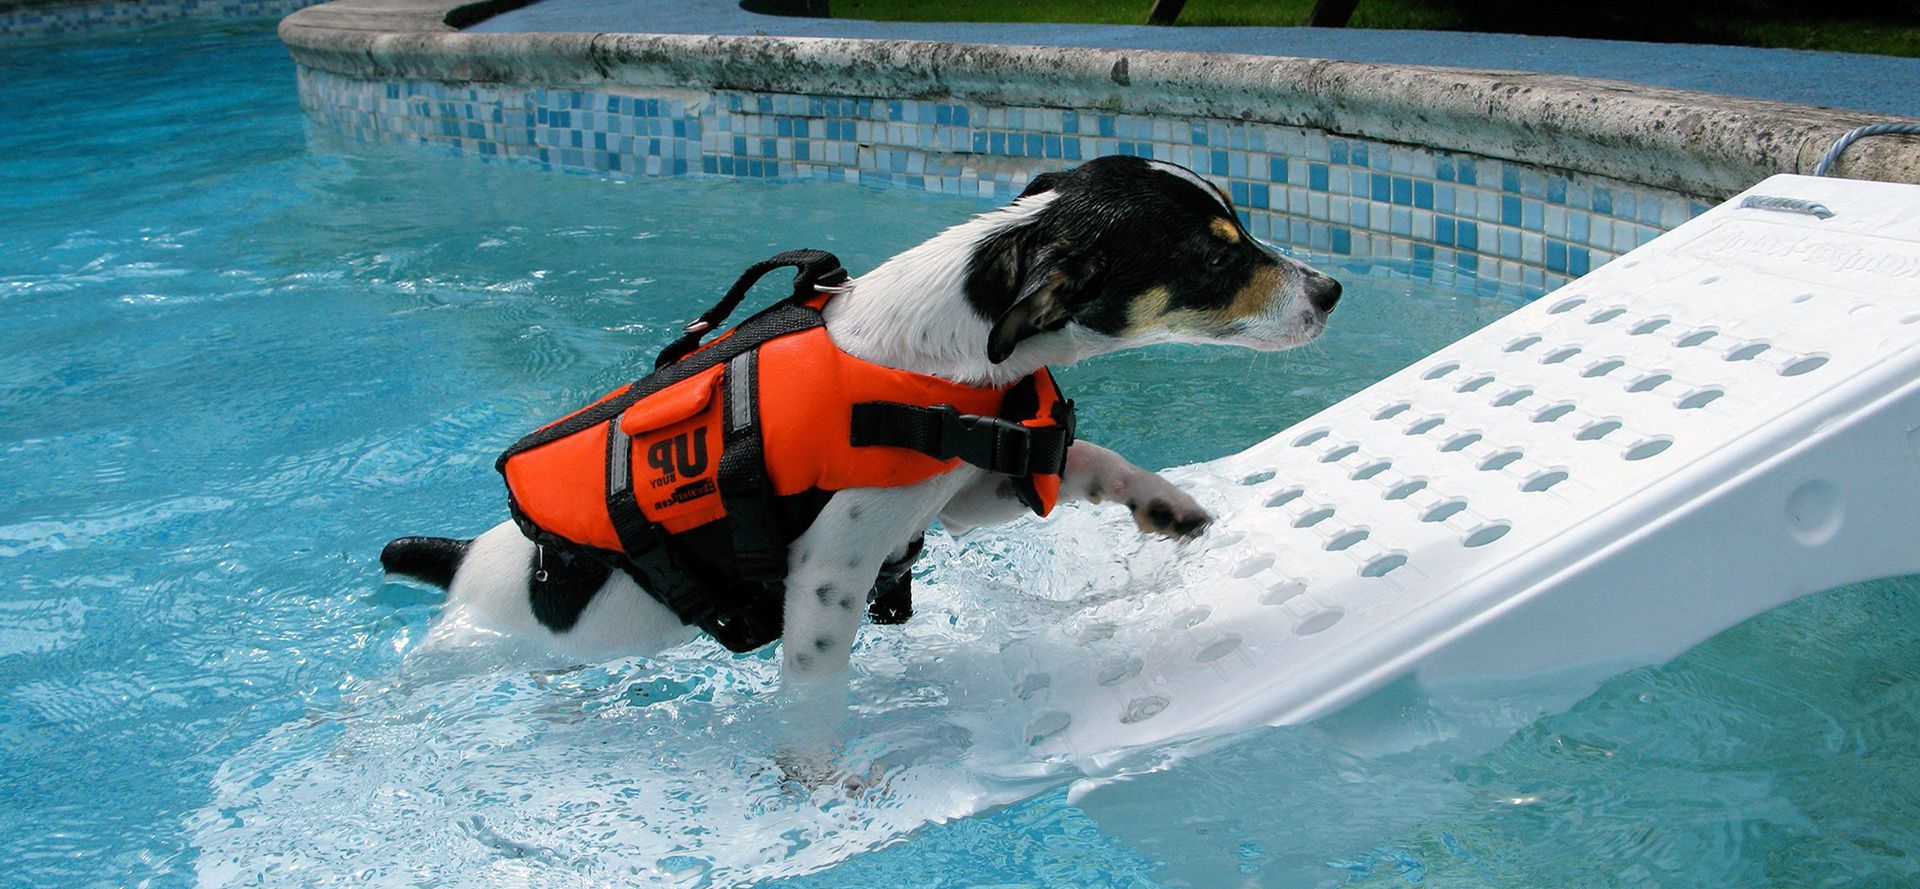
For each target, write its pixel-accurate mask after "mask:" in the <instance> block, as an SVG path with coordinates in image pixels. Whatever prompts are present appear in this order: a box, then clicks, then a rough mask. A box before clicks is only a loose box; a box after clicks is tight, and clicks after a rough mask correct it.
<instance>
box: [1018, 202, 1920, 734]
mask: <svg viewBox="0 0 1920 889" xmlns="http://www.w3.org/2000/svg"><path fill="white" fill-rule="evenodd" d="M1743 204H1745V205H1746V206H1743ZM1336 323H1337V316H1336ZM1917 347H1920V187H1913V186H1905V185H1888V184H1882V183H1870V182H1858V181H1848V180H1835V179H1814V178H1808V177H1800V176H1776V177H1773V178H1771V179H1768V180H1766V181H1765V182H1763V183H1761V184H1759V185H1758V186H1756V187H1754V188H1753V189H1752V190H1750V191H1749V192H1747V193H1745V194H1743V195H1741V196H1738V197H1735V198H1734V199H1732V200H1730V201H1728V202H1727V203H1725V204H1722V205H1720V206H1719V207H1717V208H1715V209H1713V210H1711V211H1709V212H1707V213H1705V214H1703V215H1701V216H1700V217H1698V218H1696V219H1694V220H1693V221H1691V222H1688V223H1686V224H1685V225H1682V226H1680V227H1679V228H1677V229H1675V230H1674V231H1672V232H1669V233H1668V234H1666V235H1663V236H1662V237H1660V238H1658V239H1656V240H1654V241H1652V242H1651V243H1649V244H1647V245H1645V246H1643V247H1641V248H1640V249H1638V250H1635V251H1633V252H1632V253H1631V254H1628V255H1627V256H1625V257H1622V258H1620V259H1618V260H1616V261H1614V262H1611V263H1608V264H1607V265H1606V266H1605V267H1603V268H1601V269H1599V270H1597V271H1595V272H1593V273H1592V274H1589V275H1587V276H1586V277H1584V278H1581V279H1580V280H1578V281H1575V282H1573V283H1571V284H1569V285H1567V286H1566V287H1564V288H1561V289H1560V290H1558V291H1556V292H1554V293H1551V294H1548V295H1547V296H1545V297H1542V298H1541V299H1539V300H1537V301H1535V302H1533V303H1531V304H1529V305H1527V306H1526V307H1524V308H1521V309H1519V310H1517V311H1515V312H1513V313H1512V314H1511V315H1509V316H1508V317H1506V318H1503V319H1501V320H1500V321H1498V322H1496V323H1494V324H1492V325H1489V326H1488V327H1486V328H1485V329H1483V330H1480V331H1479V332H1477V333H1474V334H1473V335H1471V336H1468V337H1466V338H1465V339H1462V340H1460V341H1459V342H1456V343H1454V344H1453V345H1451V346H1449V347H1447V348H1446V349H1443V350H1441V351H1440V352H1439V353H1437V354H1435V355H1433V356H1431V357H1429V358H1427V359H1425V360H1423V361H1420V362H1419V363H1417V364H1415V365H1414V366H1412V367H1409V368H1407V369H1405V370H1403V371H1401V372H1399V373H1397V374H1394V375H1393V376H1391V377H1389V378H1387V379H1386V380H1383V381H1381V382H1380V383H1378V384H1376V385H1374V386H1372V387H1370V388H1368V389H1366V390H1365V391H1363V392H1361V393H1359V394H1358V395H1355V396H1353V397H1352V398H1348V399H1346V400H1345V401H1342V402H1341V403H1339V404H1336V405H1334V406H1333V407H1330V408H1328V409H1326V410H1324V411H1322V412H1320V413H1319V414H1317V415H1315V416H1314V417H1312V418H1310V419H1308V420H1306V421H1305V422H1303V423H1301V424H1299V425H1297V426H1295V427H1293V428H1291V429H1288V430H1287V431H1285V432H1282V433H1280V434H1279V435H1276V436H1274V437H1273V438H1271V439H1268V440H1267V441H1265V442H1263V443H1261V444H1259V445H1257V446H1255V447H1253V448H1251V449H1249V450H1247V451H1246V452H1244V453H1241V454H1238V455H1236V456H1233V457H1228V458H1224V459H1222V460H1219V461H1215V462H1213V463H1209V464H1205V465H1203V466H1200V467H1195V468H1193V469H1191V470H1189V471H1188V475H1187V478H1186V482H1187V483H1188V484H1190V485H1193V486H1195V487H1196V488H1198V489H1200V490H1202V491H1203V492H1204V494H1205V498H1204V499H1206V500H1207V502H1208V503H1209V505H1210V507H1212V508H1213V509H1214V510H1215V513H1216V515H1217V516H1218V517H1219V521H1218V523H1217V525H1216V527H1215V528H1214V529H1213V530H1212V531H1211V532H1210V534H1209V535H1208V537H1207V538H1205V539H1204V540H1203V541H1201V542H1199V543H1197V544H1193V545H1191V548H1190V549H1189V550H1188V551H1187V552H1186V553H1185V554H1184V555H1180V556H1177V557H1167V556H1159V557H1153V559H1152V560H1153V562H1154V564H1152V565H1136V566H1135V567H1137V568H1138V569H1139V571H1138V573H1136V575H1135V576H1136V577H1148V578H1150V581H1149V582H1147V583H1146V584H1145V585H1146V586H1147V587H1149V588H1146V589H1137V590H1135V591H1133V593H1131V594H1128V595H1119V596H1114V597H1111V598H1110V599H1107V600H1104V601H1100V602H1097V603H1095V604H1093V605H1090V606H1088V607H1086V608H1085V609H1084V610H1082V611H1081V612H1079V614H1078V615H1077V616H1076V617H1075V618H1074V619H1071V620H1066V621H1062V622H1061V623H1060V625H1059V626H1057V627H1053V628H1049V629H1047V630H1046V631H1044V632H1042V633H1041V634H1040V635H1038V636H1037V637H1034V638H1030V639H1027V640H1025V641H1023V642H1021V643H1019V644H1017V645H1014V646H1012V647H1009V648H1008V649H1007V650H1006V651H1005V652H1004V653H1003V660H1004V664H1005V669H1006V673H1007V680H1008V682H1009V683H1010V687H1009V692H1008V697H1009V700H1010V701H1011V702H1012V706H1014V707H1015V708H1016V710H1017V711H1018V715H1019V716H1020V717H1021V718H1023V719H1025V725H1026V733H1027V743H1028V744H1029V745H1031V748H1032V750H1033V752H1034V754H1035V755H1036V757H1037V758H1038V759H1040V760H1043V761H1056V762H1058V761H1072V762H1076V763H1079V764H1081V766H1082V767H1083V768H1085V767H1087V766H1089V765H1091V766H1093V767H1095V768H1096V769H1097V768H1098V767H1099V765H1100V763H1101V762H1102V761H1112V760H1115V759H1117V758H1118V757H1119V756H1121V755H1122V754H1124V753H1125V752H1126V751H1128V750H1135V749H1139V748H1141V747H1145V746H1149V745H1161V744H1165V743H1168V742H1173V741H1179V740H1183V739H1190V738H1202V737H1213V736H1219V735H1223V734H1226V733H1230V732H1235V731H1239V730H1244V729H1248V728H1253V727H1257V726H1261V725H1278V724H1288V723H1298V722H1304V721H1308V720H1313V719H1315V718H1317V717H1321V716H1324V715H1327V714H1329V713H1331V712H1333V711H1335V710H1337V709H1339V708H1341V707H1342V706H1343V705H1346V704H1348V703H1351V702H1353V701H1355V700H1357V699H1359V698H1361V697H1362V696H1364V695H1366V694H1367V693H1369V692H1371V691H1373V690H1375V689H1378V688H1381V687H1382V686H1384V685H1386V684H1387V683H1389V682H1392V681H1395V680H1398V679H1401V678H1403V677H1412V678H1413V679H1414V680H1416V681H1418V682H1422V683H1439V682H1445V681H1448V680H1457V681H1477V680H1501V679H1511V678H1515V677H1520V678H1524V677H1528V676H1535V675H1540V674H1543V673H1550V672H1553V671H1560V670H1568V669H1592V668H1594V667H1596V666H1597V667H1603V668H1606V669H1607V670H1609V671H1615V670H1619V669H1625V668H1629V667H1633V666H1639V665H1646V664H1652V663H1659V662H1662V661H1665V660H1667V659H1670V658H1672V657H1673V656H1675V655H1677V654H1679V653H1680V652H1682V651H1684V650H1686V649H1687V648H1689V647H1691V646H1693V645H1695V644H1697V643H1699V642H1701V641H1703V640H1705V639H1707V638H1708V637H1710V636H1713V635H1714V634H1716V633H1718V632H1720V631H1722V630H1724V629H1726V628H1728V627H1729V626H1732V625H1733V624H1735V623H1738V622H1740V621H1742V620H1745V619H1746V618H1749V617H1751V616H1753V615H1755V614H1758V613H1760V612H1762V611H1765V610H1767V609H1769V608H1772V607H1774V606H1775V605H1778V604H1781V603H1783V602H1785V601H1788V600H1791V599H1793V598H1796V597H1799V596H1803V595H1807V594H1809V593H1813V592H1817V591H1820V590H1824V589H1827V588H1831V587H1834V586H1837V585H1841V584H1845V583H1849V582H1853V581H1858V580H1864V579H1869V578H1875V577H1883V576H1889V575H1895V574H1903V573H1912V572H1915V571H1920V460H1917V459H1916V455H1917V454H1920V348H1917ZM1169 549H1170V547H1167V546H1166V545H1164V544H1162V545H1159V549H1158V550H1155V548H1154V547H1152V546H1143V547H1142V548H1141V549H1140V551H1139V553H1137V554H1135V555H1134V556H1132V557H1130V558H1131V559H1132V560H1133V561H1134V562H1136V563H1139V562H1142V561H1143V560H1148V559H1149V556H1150V554H1151V553H1152V552H1156V551H1159V552H1165V551H1166V550H1169Z"/></svg>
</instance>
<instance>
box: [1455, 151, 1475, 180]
mask: <svg viewBox="0 0 1920 889" xmlns="http://www.w3.org/2000/svg"><path fill="white" fill-rule="evenodd" d="M1453 166H1454V173H1455V175H1456V178H1457V179H1459V181H1460V184H1461V185H1479V184H1480V171H1479V168H1478V167H1476V166H1474V162H1473V160H1472V159H1471V158H1464V157H1460V158H1454V161H1453Z"/></svg>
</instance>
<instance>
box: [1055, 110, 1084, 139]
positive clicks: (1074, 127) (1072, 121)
mask: <svg viewBox="0 0 1920 889" xmlns="http://www.w3.org/2000/svg"><path fill="white" fill-rule="evenodd" d="M1060 132H1062V133H1066V134H1067V135H1074V134H1077V133H1079V132H1080V114H1079V113H1078V112H1074V111H1062V112H1060Z"/></svg>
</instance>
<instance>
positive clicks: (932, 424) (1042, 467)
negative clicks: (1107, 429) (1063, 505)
mask: <svg viewBox="0 0 1920 889" xmlns="http://www.w3.org/2000/svg"><path fill="white" fill-rule="evenodd" d="M1060 419H1061V420H1062V422H1057V423H1055V424H1054V425H1051V426H1023V425H1021V424H1019V423H1015V422H1013V421H1011V420H1004V419H1001V418H999V417H983V416H980V415H978V414H963V413H961V412H960V411H958V410H957V409H955V408H954V407H953V406H952V405H947V404H940V405H934V406H933V407H921V406H919V405H914V404H900V403H897V402H892V401H863V402H860V403H859V404H856V405H854V406H853V424H852V425H853V435H852V443H853V446H854V447H870V446H874V445H882V446H886V447H895V448H906V449H907V450H910V451H919V452H920V453H922V454H926V455H927V456H929V457H933V458H936V459H940V460H951V459H953V458H955V457H958V458H960V459H961V460H964V461H966V462H968V463H971V464H973V465H975V466H978V467H980V468H981V469H985V470H987V471H988V472H996V473H999V474H1001V475H1012V476H1027V475H1054V474H1058V473H1059V472H1060V470H1061V468H1062V467H1064V466H1066V465H1067V446H1068V445H1071V444H1072V443H1073V431H1072V430H1073V425H1072V423H1071V422H1067V421H1065V418H1060Z"/></svg>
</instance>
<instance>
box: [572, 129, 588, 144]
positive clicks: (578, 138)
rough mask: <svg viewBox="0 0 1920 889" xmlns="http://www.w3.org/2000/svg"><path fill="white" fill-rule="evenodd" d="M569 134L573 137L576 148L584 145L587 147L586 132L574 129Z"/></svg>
mask: <svg viewBox="0 0 1920 889" xmlns="http://www.w3.org/2000/svg"><path fill="white" fill-rule="evenodd" d="M568 135H569V136H570V137H571V139H572V142H573V147H575V148H584V147H586V139H585V136H586V135H587V134H586V133H583V132H581V131H579V130H574V131H572V132H571V133H569V134H568Z"/></svg>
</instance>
